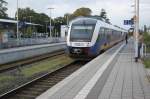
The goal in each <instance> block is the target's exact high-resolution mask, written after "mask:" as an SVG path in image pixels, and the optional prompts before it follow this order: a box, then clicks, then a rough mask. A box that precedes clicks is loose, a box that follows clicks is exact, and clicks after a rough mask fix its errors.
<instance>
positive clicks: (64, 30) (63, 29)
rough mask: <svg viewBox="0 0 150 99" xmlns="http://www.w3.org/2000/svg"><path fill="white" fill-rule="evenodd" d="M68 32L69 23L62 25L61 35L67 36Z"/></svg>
mask: <svg viewBox="0 0 150 99" xmlns="http://www.w3.org/2000/svg"><path fill="white" fill-rule="evenodd" d="M67 33H68V26H67V25H61V36H60V37H62V38H65V37H66V36H67Z"/></svg>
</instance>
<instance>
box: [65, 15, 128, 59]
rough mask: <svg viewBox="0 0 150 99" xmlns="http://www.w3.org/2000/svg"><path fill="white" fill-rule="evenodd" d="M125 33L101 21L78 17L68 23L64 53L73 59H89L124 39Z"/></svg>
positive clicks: (121, 29)
mask: <svg viewBox="0 0 150 99" xmlns="http://www.w3.org/2000/svg"><path fill="white" fill-rule="evenodd" d="M126 34H127V31H126V30H125V29H123V28H120V27H118V26H114V25H112V24H109V23H106V22H104V21H102V20H99V19H96V18H89V17H79V18H76V19H74V20H72V21H71V22H70V25H69V30H68V34H67V49H66V53H67V55H68V56H69V57H71V58H75V59H91V58H94V57H97V56H98V55H99V54H100V53H101V52H103V51H104V50H106V49H108V48H109V47H111V46H113V45H114V44H116V43H118V42H121V41H123V40H124V39H125V36H126Z"/></svg>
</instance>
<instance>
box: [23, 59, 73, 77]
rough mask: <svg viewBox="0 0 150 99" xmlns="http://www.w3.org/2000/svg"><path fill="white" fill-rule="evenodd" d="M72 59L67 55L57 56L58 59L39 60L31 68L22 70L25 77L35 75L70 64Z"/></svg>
mask: <svg viewBox="0 0 150 99" xmlns="http://www.w3.org/2000/svg"><path fill="white" fill-rule="evenodd" d="M71 61H72V60H71V59H70V58H68V57H66V56H62V57H57V58H56V59H47V60H45V61H43V62H39V63H36V64H33V65H32V66H31V67H29V68H25V69H23V70H22V74H23V75H24V76H25V77H32V76H33V75H35V74H37V73H41V72H46V71H50V70H53V69H55V68H58V67H60V66H64V65H66V64H69V63H70V62H71Z"/></svg>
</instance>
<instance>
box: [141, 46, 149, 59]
mask: <svg viewBox="0 0 150 99" xmlns="http://www.w3.org/2000/svg"><path fill="white" fill-rule="evenodd" d="M143 55H144V57H146V58H150V44H143Z"/></svg>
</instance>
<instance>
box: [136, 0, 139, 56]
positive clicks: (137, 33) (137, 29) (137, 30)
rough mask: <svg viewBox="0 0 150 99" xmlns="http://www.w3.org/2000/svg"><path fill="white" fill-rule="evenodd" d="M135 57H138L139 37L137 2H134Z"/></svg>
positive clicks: (137, 0)
mask: <svg viewBox="0 0 150 99" xmlns="http://www.w3.org/2000/svg"><path fill="white" fill-rule="evenodd" d="M135 9H136V17H135V22H136V23H135V57H136V58H137V57H138V37H139V0H135Z"/></svg>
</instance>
